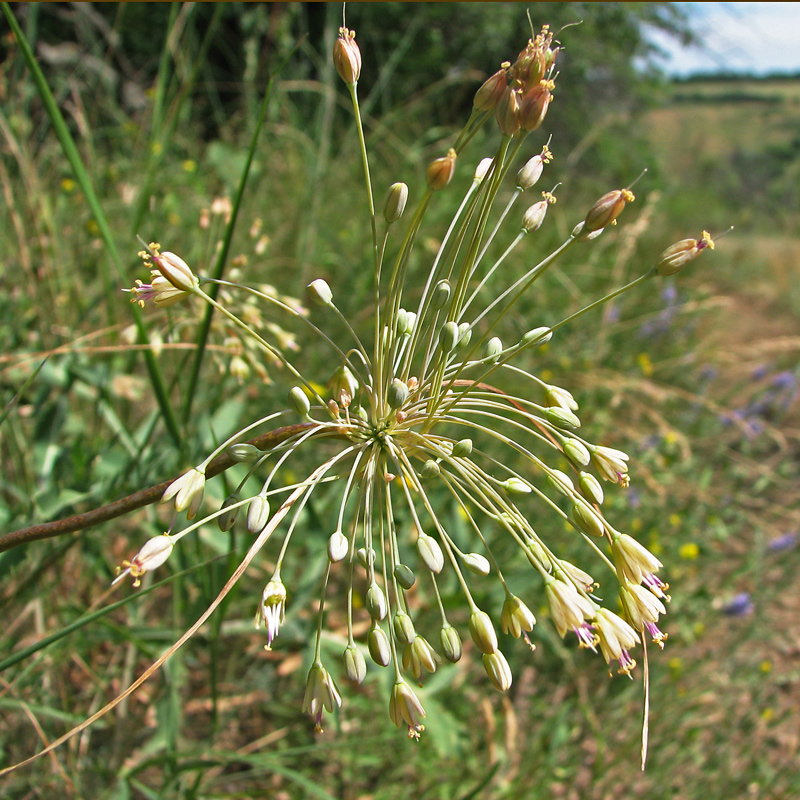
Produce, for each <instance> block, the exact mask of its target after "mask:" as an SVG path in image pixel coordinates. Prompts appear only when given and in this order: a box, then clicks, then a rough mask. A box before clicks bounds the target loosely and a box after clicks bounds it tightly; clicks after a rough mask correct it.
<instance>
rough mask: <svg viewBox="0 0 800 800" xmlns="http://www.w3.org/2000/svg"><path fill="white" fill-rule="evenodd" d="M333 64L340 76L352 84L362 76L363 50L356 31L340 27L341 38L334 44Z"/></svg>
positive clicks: (349, 84)
mask: <svg viewBox="0 0 800 800" xmlns="http://www.w3.org/2000/svg"><path fill="white" fill-rule="evenodd" d="M333 64H334V66H335V67H336V71H337V72H338V73H339V77H340V78H341V79H342V80H343V81H344V82H345V83H346V84H347V85H348V86H351V85H353V84H355V83H358V79H359V77H361V51H360V50H359V49H358V45H357V44H356V32H355V31H351V30H348V29H347V28H339V38H338V39H337V40H336V43H335V44H334V45H333Z"/></svg>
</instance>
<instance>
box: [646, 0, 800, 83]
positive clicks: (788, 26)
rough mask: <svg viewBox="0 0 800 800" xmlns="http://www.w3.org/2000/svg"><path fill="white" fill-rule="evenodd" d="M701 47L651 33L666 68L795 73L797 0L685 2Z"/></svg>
mask: <svg viewBox="0 0 800 800" xmlns="http://www.w3.org/2000/svg"><path fill="white" fill-rule="evenodd" d="M683 5H684V6H685V7H687V8H688V9H689V12H690V14H691V18H692V27H693V28H694V30H695V32H696V33H697V35H698V37H699V38H700V40H701V43H702V44H701V47H699V48H697V47H691V48H684V47H682V46H681V45H679V44H678V43H677V42H675V41H674V40H670V39H668V38H667V37H665V36H664V35H662V34H660V33H656V32H653V33H652V34H651V35H650V38H651V40H652V41H653V42H654V43H656V44H657V45H658V46H659V47H661V48H663V49H664V50H666V51H667V53H668V58H667V59H666V60H664V62H663V63H664V65H665V67H666V69H667V71H668V72H670V73H674V74H678V75H689V74H691V73H693V72H712V71H713V72H718V71H722V72H728V71H730V72H751V73H756V74H763V73H767V72H800V3H685V4H683Z"/></svg>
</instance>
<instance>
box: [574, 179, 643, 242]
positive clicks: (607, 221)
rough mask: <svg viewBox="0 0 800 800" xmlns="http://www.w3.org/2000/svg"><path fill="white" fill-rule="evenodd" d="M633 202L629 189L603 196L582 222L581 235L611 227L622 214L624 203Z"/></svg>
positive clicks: (617, 190)
mask: <svg viewBox="0 0 800 800" xmlns="http://www.w3.org/2000/svg"><path fill="white" fill-rule="evenodd" d="M633 201H634V196H633V192H632V191H631V190H630V189H615V190H614V191H613V192H608V193H607V194H604V195H603V196H602V197H601V198H600V199H599V200H598V201H597V202H596V203H595V204H594V205H593V206H592V207H591V208H590V209H589V213H588V214H587V215H586V219H585V220H584V221H583V231H582V234H583V233H586V232H589V233H592V232H594V231H597V230H600V229H601V228H605V227H607V226H608V225H613V224H614V223H615V222H616V219H617V217H618V216H619V215H620V214H621V213H622V209H623V208H625V204H626V203H632V202H633Z"/></svg>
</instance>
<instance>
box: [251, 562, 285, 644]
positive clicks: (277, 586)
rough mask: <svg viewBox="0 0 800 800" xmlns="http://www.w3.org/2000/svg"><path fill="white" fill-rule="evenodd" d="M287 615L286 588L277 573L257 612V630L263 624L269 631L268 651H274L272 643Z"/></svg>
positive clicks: (266, 587) (270, 582)
mask: <svg viewBox="0 0 800 800" xmlns="http://www.w3.org/2000/svg"><path fill="white" fill-rule="evenodd" d="M285 614H286V587H285V586H284V585H283V582H282V581H281V579H280V577H279V576H278V574H277V573H276V574H275V575H274V576H273V578H272V580H270V581H269V582H268V583H267V585H266V586H265V587H264V592H263V594H262V595H261V604H260V606H259V608H258V611H257V612H256V628H259V627H260V626H261V624H262V623H263V625H264V627H265V628H266V630H267V644H266V645H265V648H264V649H266V650H271V649H272V642H273V641H275V637H276V636H277V635H278V631H279V630H280V627H281V625H282V624H283V619H284V616H285Z"/></svg>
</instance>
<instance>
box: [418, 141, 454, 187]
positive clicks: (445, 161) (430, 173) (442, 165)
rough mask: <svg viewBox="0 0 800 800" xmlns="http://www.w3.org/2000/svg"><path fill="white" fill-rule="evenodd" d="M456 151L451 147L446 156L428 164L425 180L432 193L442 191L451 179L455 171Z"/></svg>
mask: <svg viewBox="0 0 800 800" xmlns="http://www.w3.org/2000/svg"><path fill="white" fill-rule="evenodd" d="M456 158H457V154H456V151H455V150H453V148H452V147H451V148H450V150H448V152H447V155H446V156H442V157H441V158H437V159H435V160H434V161H432V162H431V163H430V165H429V166H428V169H427V172H426V173H425V178H426V180H427V181H428V186H430V188H431V189H433V191H435V192H438V191H440V190H441V189H444V187H445V186H447V184H448V183H450V181H451V180H452V178H453V173H454V172H455V171H456Z"/></svg>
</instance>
